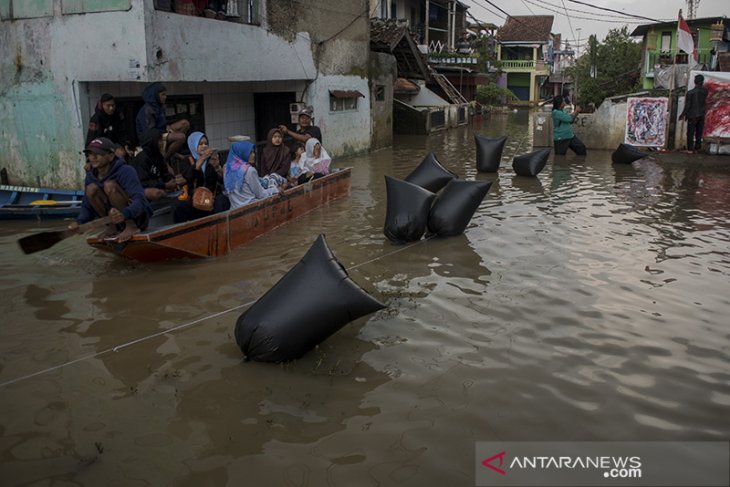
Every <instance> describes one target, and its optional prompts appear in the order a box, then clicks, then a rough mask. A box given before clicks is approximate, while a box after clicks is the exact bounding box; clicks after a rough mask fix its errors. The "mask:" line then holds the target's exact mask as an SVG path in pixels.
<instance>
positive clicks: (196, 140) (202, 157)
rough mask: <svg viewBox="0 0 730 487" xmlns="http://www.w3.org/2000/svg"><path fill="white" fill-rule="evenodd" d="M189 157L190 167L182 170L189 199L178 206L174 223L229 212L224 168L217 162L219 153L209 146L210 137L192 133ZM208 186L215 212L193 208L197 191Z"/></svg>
mask: <svg viewBox="0 0 730 487" xmlns="http://www.w3.org/2000/svg"><path fill="white" fill-rule="evenodd" d="M188 148H189V149H190V157H188V164H187V165H186V168H185V169H184V170H183V171H182V176H183V177H184V178H185V181H186V182H187V193H188V199H187V200H185V201H180V202H178V204H177V205H176V206H175V211H174V213H173V221H174V222H175V223H180V222H185V221H188V220H194V219H196V218H202V217H204V216H208V215H212V214H213V213H219V212H221V211H226V210H227V209H228V208H230V207H231V204H230V202H229V201H228V198H227V197H226V195H225V194H223V166H221V164H220V160H219V159H218V152H217V151H216V150H215V149H211V148H210V147H208V137H206V136H205V134H204V133H203V132H193V133H192V134H190V136H189V137H188ZM202 186H205V187H206V188H208V189H209V190H210V191H211V192H212V193H213V195H214V197H215V200H214V203H213V210H212V211H205V210H200V209H198V208H195V207H194V206H193V193H194V192H195V189H196V188H200V187H202Z"/></svg>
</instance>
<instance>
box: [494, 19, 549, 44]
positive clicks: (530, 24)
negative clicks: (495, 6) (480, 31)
mask: <svg viewBox="0 0 730 487" xmlns="http://www.w3.org/2000/svg"><path fill="white" fill-rule="evenodd" d="M552 28H553V16H552V15H517V16H515V17H508V18H507V22H505V24H504V25H503V26H502V27H501V28H500V29H499V33H498V37H499V40H500V41H502V42H548V41H549V39H550V29H552Z"/></svg>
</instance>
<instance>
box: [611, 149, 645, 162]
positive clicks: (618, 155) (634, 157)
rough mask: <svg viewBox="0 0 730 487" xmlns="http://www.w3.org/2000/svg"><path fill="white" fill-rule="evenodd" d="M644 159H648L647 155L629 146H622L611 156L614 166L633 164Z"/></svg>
mask: <svg viewBox="0 0 730 487" xmlns="http://www.w3.org/2000/svg"><path fill="white" fill-rule="evenodd" d="M644 157H646V154H645V153H643V152H641V151H640V150H639V149H637V148H636V147H634V146H633V145H629V144H620V145H619V146H618V148H616V150H615V151H613V153H612V154H611V160H612V161H613V162H614V164H631V163H632V162H634V161H638V160H639V159H642V158H644Z"/></svg>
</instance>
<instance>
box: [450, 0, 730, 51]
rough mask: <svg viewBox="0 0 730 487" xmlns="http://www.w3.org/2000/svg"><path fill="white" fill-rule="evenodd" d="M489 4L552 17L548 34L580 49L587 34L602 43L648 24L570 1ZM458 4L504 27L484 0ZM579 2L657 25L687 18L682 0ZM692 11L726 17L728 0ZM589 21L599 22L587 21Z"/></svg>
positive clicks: (706, 0)
mask: <svg viewBox="0 0 730 487" xmlns="http://www.w3.org/2000/svg"><path fill="white" fill-rule="evenodd" d="M489 1H490V2H491V3H492V4H494V5H496V6H497V7H499V8H501V9H502V10H504V11H505V12H507V13H508V14H510V15H552V16H553V17H555V21H554V22H553V29H552V32H553V33H554V34H562V38H563V39H569V40H571V41H573V40H576V39H580V44H581V45H583V44H585V41H586V39H587V38H588V36H589V35H591V34H595V35H596V36H597V37H598V40H599V41H602V40H603V38H604V37H605V36H606V34H607V33H608V31H609V30H610V29H616V28H621V27H622V26H623V25H628V27H629V32H631V31H632V30H634V28H636V26H637V25H641V24H649V23H651V21H650V20H641V19H635V18H629V17H622V16H621V15H620V14H617V13H614V12H608V11H602V10H599V9H596V8H593V7H589V6H588V5H583V4H579V3H574V2H571V1H570V0H489ZM461 2H462V3H464V4H465V5H468V6H469V7H470V8H469V12H470V13H471V14H472V15H473V16H474V17H476V18H477V19H479V20H483V21H485V22H492V23H494V24H496V25H498V26H502V25H504V20H505V15H504V14H503V13H502V12H500V11H499V10H498V9H496V8H495V7H493V6H492V5H490V4H489V2H487V1H486V0H461ZM581 2H583V3H587V4H590V5H593V6H596V7H605V8H610V9H613V10H618V11H620V12H625V13H629V14H633V15H641V16H644V17H649V18H652V19H656V20H661V21H671V20H677V14H678V13H679V9H682V15H683V16H684V17H685V18H686V17H687V2H686V1H683V0H581ZM566 7H567V9H568V10H567V14H568V15H566V10H565V8H566ZM695 9H696V12H697V13H696V17H697V18H702V17H719V16H727V17H730V1H729V0H700V2H699V5H698V6H697V7H695ZM589 18H592V19H600V20H587V19H589ZM624 19H625V20H624ZM571 25H572V29H571ZM572 44H573V45H575V43H572Z"/></svg>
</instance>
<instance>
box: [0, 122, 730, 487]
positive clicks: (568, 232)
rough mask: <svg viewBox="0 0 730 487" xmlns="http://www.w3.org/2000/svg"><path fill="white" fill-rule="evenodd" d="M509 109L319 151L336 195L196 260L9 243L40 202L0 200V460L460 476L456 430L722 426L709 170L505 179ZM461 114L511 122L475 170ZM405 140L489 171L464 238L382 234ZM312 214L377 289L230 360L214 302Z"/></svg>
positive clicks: (168, 472)
mask: <svg viewBox="0 0 730 487" xmlns="http://www.w3.org/2000/svg"><path fill="white" fill-rule="evenodd" d="M529 116H530V115H529V113H528V112H526V111H520V112H517V113H511V114H508V115H501V116H495V117H493V118H492V119H487V120H477V121H475V123H474V125H473V126H472V127H467V128H461V129H458V130H450V131H447V132H443V133H439V134H435V135H432V136H430V137H397V138H396V146H395V147H394V148H392V149H385V150H380V151H377V152H373V153H371V154H368V155H364V156H359V157H354V158H351V159H348V160H344V161H341V162H342V164H343V165H352V166H353V167H354V170H353V181H352V191H351V194H350V196H349V197H348V198H344V199H342V200H340V201H336V202H333V203H331V204H330V205H328V206H327V207H325V208H322V209H320V210H316V211H314V212H311V213H310V214H308V215H306V216H305V217H303V218H301V219H300V220H298V221H295V222H292V223H290V224H288V225H287V226H285V227H282V228H279V229H277V230H275V231H273V232H272V233H271V234H269V235H267V236H265V237H262V238H259V239H257V240H255V241H254V242H252V243H251V244H250V245H247V246H246V247H245V248H242V249H239V250H237V251H235V252H234V253H232V254H231V255H229V256H226V257H223V258H220V259H215V260H208V261H202V262H178V263H167V264H160V265H142V264H136V263H131V262H125V261H120V260H116V259H114V258H112V257H110V256H107V255H101V254H99V253H96V252H94V251H93V250H91V249H89V248H87V247H85V246H84V245H83V242H82V241H80V240H79V239H68V240H67V241H64V242H62V243H60V244H59V245H57V246H56V247H54V248H52V249H50V250H49V251H46V252H42V253H39V254H34V255H31V256H23V255H22V254H21V253H20V251H19V249H18V248H17V245H16V240H17V238H18V237H20V236H23V235H28V234H30V233H32V232H36V231H39V230H42V229H47V228H54V227H53V223H52V222H51V223H48V222H40V223H39V222H10V223H7V222H3V223H2V224H1V225H0V266H2V268H3V270H4V272H3V273H2V274H1V275H0V289H1V290H2V293H3V300H2V302H1V304H0V312H2V314H3V317H4V319H3V320H2V322H0V383H2V384H3V385H2V386H0V418H2V419H0V456H1V458H2V460H0V478H2V479H3V483H8V484H9V485H15V484H21V483H25V484H32V483H35V484H37V485H51V484H54V483H56V484H59V485H66V484H69V485H100V484H110V485H124V486H128V485H190V486H193V485H195V486H197V485H240V484H241V483H242V482H243V483H246V484H249V483H250V484H252V485H253V484H256V485H297V486H306V485H309V486H321V485H373V486H375V485H412V486H416V485H418V486H424V485H434V486H435V485H473V483H474V479H473V477H474V442H475V441H488V440H492V441H494V440H657V439H660V440H662V439H674V440H689V439H692V440H702V439H723V440H725V439H727V437H728V434H729V433H730V419H729V417H730V416H728V415H727V410H728V407H730V387H728V386H729V385H730V366H729V365H728V361H727V353H728V343H729V340H730V334H729V333H728V331H727V328H726V326H725V323H726V322H727V319H726V318H725V315H726V314H727V312H728V310H729V309H730V297H728V296H730V295H729V294H728V292H727V290H728V284H729V283H728V280H729V278H728V276H729V275H730V256H729V255H728V254H729V252H728V242H729V241H730V232H729V231H728V228H729V225H728V221H730V204H729V203H730V167H729V166H725V165H721V164H718V165H715V166H698V165H692V164H690V163H667V162H662V161H661V160H650V159H645V160H642V161H638V162H636V163H634V164H633V165H629V166H618V165H615V166H614V165H612V164H611V163H610V152H602V151H591V152H590V153H589V154H588V156H587V157H583V158H578V157H575V156H571V155H569V156H566V157H560V158H557V159H556V160H553V157H552V156H551V160H550V161H549V162H548V165H547V166H546V168H545V169H544V170H543V171H542V173H541V174H540V175H539V176H538V177H537V178H519V177H515V176H514V174H513V172H512V170H511V161H512V157H514V156H515V155H517V154H522V153H525V152H528V151H530V150H531V149H532V148H531V146H530V138H531V134H530V129H529V127H530V119H529ZM474 133H479V134H483V135H487V136H498V135H502V134H507V135H508V136H509V138H508V140H507V144H506V146H505V150H504V154H503V159H502V168H501V169H500V171H499V172H498V173H494V174H477V173H476V170H475V159H476V153H475V148H474V142H473V134H474ZM429 151H433V152H434V153H435V154H436V156H437V157H438V159H439V160H440V161H441V162H442V163H443V164H444V165H445V166H446V167H447V168H449V169H450V170H452V171H454V172H455V173H457V174H458V175H459V176H460V177H461V178H466V179H478V180H489V181H493V183H494V184H493V186H492V188H491V189H490V191H489V193H488V194H487V197H486V199H485V201H484V202H483V203H482V205H481V206H480V208H479V210H478V211H477V212H476V214H475V215H474V218H473V219H472V221H471V223H470V225H469V227H468V228H467V230H466V232H465V234H464V235H462V236H459V237H455V238H444V239H441V238H429V239H424V240H421V241H420V242H416V243H412V244H409V245H406V246H396V245H392V244H391V243H390V242H388V241H387V240H386V239H385V237H384V236H383V221H384V217H385V210H386V201H385V197H386V195H385V187H384V182H383V176H384V175H385V174H388V175H391V176H394V177H398V178H403V177H405V176H406V175H407V174H408V173H409V172H410V171H411V170H412V169H413V168H414V167H415V166H416V165H417V164H418V163H419V162H420V161H421V160H422V159H423V157H424V156H425V154H426V153H427V152H429ZM320 232H322V233H325V234H326V235H327V239H328V243H329V245H330V247H331V248H332V249H333V251H334V253H335V254H336V255H337V257H338V258H339V259H340V261H341V262H342V263H343V265H344V266H345V267H347V268H348V269H349V272H350V274H351V276H352V278H353V279H354V280H355V281H356V282H358V283H359V284H360V285H362V286H363V287H364V288H365V289H367V290H368V291H369V292H371V293H373V294H374V295H376V296H377V297H378V298H379V299H381V300H383V301H384V302H387V303H388V308H387V309H385V310H382V311H380V312H378V313H376V314H374V315H372V316H369V317H365V318H361V319H359V320H357V321H355V322H354V323H352V324H350V325H348V326H346V327H345V328H343V329H342V330H341V331H340V332H338V333H337V334H335V335H334V336H332V337H330V338H329V339H328V340H327V341H325V342H324V343H323V344H321V345H320V346H319V347H318V348H317V349H316V350H314V351H312V352H311V353H309V354H307V355H306V356H305V357H303V358H302V359H301V360H298V361H296V362H293V363H290V364H284V365H272V364H258V363H244V362H242V360H241V354H240V351H239V350H238V348H237V346H236V344H235V341H234V339H233V336H232V333H233V326H234V323H235V320H236V318H237V317H238V315H239V314H240V313H241V312H242V311H243V310H244V309H245V308H246V306H247V305H248V304H249V303H251V302H252V301H254V300H255V299H256V298H257V297H258V296H260V295H262V294H263V293H264V292H266V290H268V289H269V288H270V287H271V286H272V285H273V284H274V283H275V282H276V281H277V280H278V279H279V278H280V277H281V276H282V275H283V274H284V273H285V272H286V271H287V270H288V269H290V268H291V267H292V266H293V265H294V264H295V263H296V262H297V261H298V260H299V258H301V256H302V255H303V254H304V253H305V252H306V250H307V249H308V248H309V246H310V245H311V243H312V242H313V241H314V240H315V238H316V237H317V234H318V233H320ZM283 305H285V304H283ZM227 310H231V311H229V312H227ZM170 328H177V330H176V331H174V332H172V333H167V334H166V333H162V332H163V331H164V330H167V329H170ZM144 337H150V338H148V339H143V340H139V339H141V338H144ZM64 364H67V365H65V366H64ZM39 372H42V373H39ZM34 374H35V375H34ZM24 377H26V378H24ZM16 379H18V380H17V381H16ZM242 479H244V480H242Z"/></svg>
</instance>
